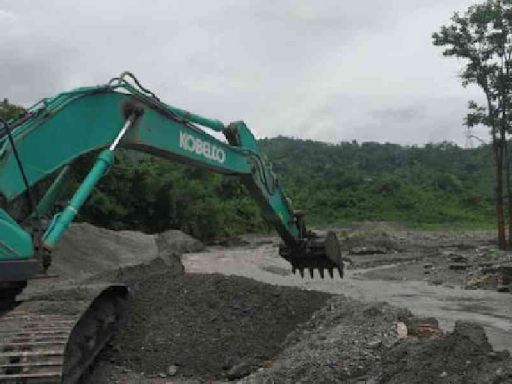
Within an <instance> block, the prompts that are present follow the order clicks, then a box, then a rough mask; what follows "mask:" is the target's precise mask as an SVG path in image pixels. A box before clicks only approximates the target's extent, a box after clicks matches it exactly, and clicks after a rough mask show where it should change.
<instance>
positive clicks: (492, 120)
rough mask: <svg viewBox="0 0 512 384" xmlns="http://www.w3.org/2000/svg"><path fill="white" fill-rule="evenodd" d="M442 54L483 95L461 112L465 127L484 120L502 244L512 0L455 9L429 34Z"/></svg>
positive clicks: (511, 197)
mask: <svg viewBox="0 0 512 384" xmlns="http://www.w3.org/2000/svg"><path fill="white" fill-rule="evenodd" d="M432 37H433V43H434V45H436V46H441V47H444V48H445V49H444V51H443V55H444V56H447V57H456V58H459V59H463V61H464V63H465V67H464V69H463V71H462V73H461V74H460V78H461V81H462V85H463V86H464V87H466V86H468V85H470V84H475V85H477V86H478V87H480V88H481V89H482V91H483V93H484V95H485V100H486V102H485V105H479V104H478V103H476V102H474V101H470V102H469V113H468V115H467V116H466V118H465V124H466V126H467V127H468V128H471V127H474V126H476V125H479V124H481V125H485V126H487V127H489V129H490V135H491V139H492V150H493V157H494V165H495V167H494V168H495V209H496V221H497V229H498V244H499V246H500V248H502V249H506V248H507V241H506V235H505V215H504V181H505V182H506V185H507V191H508V194H507V198H508V216H509V218H508V225H509V243H508V246H509V247H511V246H512V193H511V192H510V191H511V185H510V164H509V160H508V159H509V158H510V155H509V153H508V151H507V150H508V148H507V137H508V135H509V134H510V133H511V124H510V119H509V115H510V113H511V112H512V110H511V108H512V102H511V89H512V87H511V86H512V82H511V79H510V69H511V65H512V0H487V1H486V2H485V3H482V4H478V5H473V6H471V7H469V8H468V9H467V11H466V12H465V14H464V15H462V16H461V15H460V14H459V13H455V14H454V15H453V17H452V18H451V24H450V25H448V26H442V27H441V30H440V31H439V32H436V33H434V34H433V35H432Z"/></svg>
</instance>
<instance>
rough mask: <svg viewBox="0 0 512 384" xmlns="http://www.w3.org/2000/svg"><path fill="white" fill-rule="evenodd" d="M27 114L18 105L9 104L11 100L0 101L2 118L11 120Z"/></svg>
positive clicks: (0, 116)
mask: <svg viewBox="0 0 512 384" xmlns="http://www.w3.org/2000/svg"><path fill="white" fill-rule="evenodd" d="M23 113H25V109H23V107H20V106H18V105H14V104H9V100H7V99H4V100H3V101H0V118H2V119H4V120H10V119H13V118H15V117H18V116H19V115H22V114H23Z"/></svg>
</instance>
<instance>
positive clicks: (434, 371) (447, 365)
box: [378, 322, 512, 384]
mask: <svg viewBox="0 0 512 384" xmlns="http://www.w3.org/2000/svg"><path fill="white" fill-rule="evenodd" d="M378 382H379V383H383V384H384V383H385V384H401V383H408V384H425V383H440V384H441V383H450V384H481V383H495V384H497V383H512V359H511V358H510V354H509V353H508V352H506V351H505V352H494V351H493V350H492V347H491V345H490V344H489V342H488V340H487V336H486V335H485V332H484V330H483V328H482V327H481V326H480V325H477V324H474V323H468V322H457V323H456V325H455V329H454V331H453V332H452V333H449V334H448V335H446V336H444V337H440V338H434V339H430V340H414V339H411V340H406V341H404V342H403V343H400V344H399V345H397V346H396V347H395V348H393V349H391V350H390V351H389V353H386V354H385V355H384V356H383V361H382V374H381V376H380V380H379V381H378Z"/></svg>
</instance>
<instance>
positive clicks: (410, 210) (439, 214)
mask: <svg viewBox="0 0 512 384" xmlns="http://www.w3.org/2000/svg"><path fill="white" fill-rule="evenodd" d="M260 143H261V145H262V147H263V148H264V151H265V153H267V154H268V156H269V158H270V159H271V160H272V161H273V163H274V167H275V170H276V172H277V173H278V174H279V175H281V179H282V181H283V184H284V185H285V187H286V190H287V192H288V193H289V194H290V195H291V196H292V197H293V199H294V201H295V202H296V205H297V206H300V207H301V208H302V207H303V208H304V209H306V210H307V211H308V212H309V216H310V217H311V218H313V220H314V221H315V222H317V223H325V222H339V221H354V220H355V221H357V220H397V221H402V222H407V223H410V224H414V225H422V224H442V223H458V224H478V223H490V222H492V220H493V216H492V215H493V211H492V209H493V206H492V188H493V179H492V163H491V154H490V148H489V147H479V148H476V149H471V150H467V149H463V148H461V147H459V146H456V145H454V144H450V143H440V144H427V145H426V146H422V147H403V146H400V145H396V144H378V143H371V142H370V143H362V144H358V143H356V142H352V143H349V142H344V143H341V144H338V145H333V144H326V143H319V142H314V141H306V140H296V139H290V138H285V137H278V138H273V139H265V140H262V141H261V142H260Z"/></svg>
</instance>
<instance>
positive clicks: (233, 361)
mask: <svg viewBox="0 0 512 384" xmlns="http://www.w3.org/2000/svg"><path fill="white" fill-rule="evenodd" d="M156 264H159V262H156ZM160 267H161V268H162V269H161V270H162V271H165V264H163V263H161V264H160ZM148 271H151V272H152V273H147V272H148ZM154 272H155V267H151V266H147V267H146V268H145V269H143V270H142V272H141V273H140V272H139V271H137V270H135V269H130V270H125V271H124V272H123V273H121V274H119V276H123V277H124V279H125V282H126V283H127V284H128V285H129V286H130V287H131V288H132V298H131V300H130V302H129V305H128V308H127V313H126V316H125V318H124V320H123V321H122V322H121V323H120V325H119V330H118V332H117V334H116V335H115V336H114V338H113V340H112V342H111V346H110V348H109V349H107V350H106V351H105V353H103V355H102V356H101V358H100V360H101V359H102V360H106V361H109V362H110V363H112V364H114V365H118V366H123V367H126V368H127V369H129V370H130V371H134V372H139V373H142V372H144V375H145V376H146V377H148V376H149V377H151V376H158V377H165V376H167V375H172V376H175V375H176V376H180V377H196V378H202V379H204V380H207V379H208V380H209V379H215V378H229V379H236V378H240V377H243V376H245V375H248V374H249V373H251V372H252V371H254V370H255V369H256V368H258V367H260V366H261V365H262V364H265V362H267V361H268V360H270V359H272V357H273V356H274V355H275V354H277V353H278V352H279V351H280V350H281V348H282V343H283V341H284V340H285V338H286V336H287V335H288V334H289V333H290V332H292V331H293V330H294V329H295V328H296V327H297V325H298V324H300V323H303V322H306V321H307V320H308V319H309V318H310V317H311V315H312V313H313V312H315V311H317V310H318V309H320V308H321V307H322V306H323V305H324V304H325V302H326V301H327V300H328V298H329V297H330V295H328V294H325V293H320V292H313V291H304V290H300V289H296V288H288V287H279V286H272V285H268V284H263V283H259V282H256V281H254V280H251V279H247V278H242V277H235V276H221V275H177V274H176V273H174V271H171V272H170V273H167V272H163V273H158V274H155V273H154ZM141 274H142V276H141ZM130 275H131V276H130ZM134 275H137V276H134Z"/></svg>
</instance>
